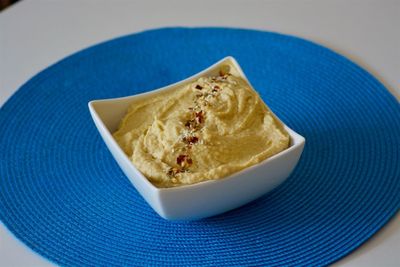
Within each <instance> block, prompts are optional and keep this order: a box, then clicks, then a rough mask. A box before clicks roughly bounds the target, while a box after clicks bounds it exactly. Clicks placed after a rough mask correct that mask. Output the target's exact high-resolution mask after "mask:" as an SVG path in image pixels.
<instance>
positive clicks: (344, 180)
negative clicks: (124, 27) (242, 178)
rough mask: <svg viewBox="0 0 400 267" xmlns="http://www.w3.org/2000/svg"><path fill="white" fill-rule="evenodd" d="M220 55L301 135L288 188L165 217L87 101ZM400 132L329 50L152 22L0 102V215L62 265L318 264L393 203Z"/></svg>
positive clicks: (388, 99)
mask: <svg viewBox="0 0 400 267" xmlns="http://www.w3.org/2000/svg"><path fill="white" fill-rule="evenodd" d="M228 55H232V56H234V57H235V58H236V59H237V60H238V61H239V63H240V64H241V66H242V67H243V69H244V71H245V73H246V74H247V75H248V78H249V80H250V81H251V82H252V84H253V85H254V87H255V88H256V89H257V90H258V92H259V93H260V95H261V96H262V98H263V99H264V100H265V101H266V103H267V104H268V105H269V106H270V107H271V109H272V110H273V111H274V112H275V113H276V114H277V115H278V116H279V117H280V118H281V119H282V120H283V121H284V122H286V123H287V124H288V126H289V127H291V128H292V129H294V130H295V131H297V132H299V133H300V134H301V135H303V136H305V138H306V140H307V141H306V146H305V150H304V153H303V155H302V158H301V160H300V162H299V164H298V166H297V168H296V170H295V171H294V173H293V175H291V177H290V178H289V179H288V180H287V181H286V182H285V183H284V184H283V185H281V186H280V187H278V188H277V189H276V190H274V191H273V192H271V193H269V194H267V195H265V196H264V197H262V198H260V199H258V200H256V201H254V202H252V203H250V204H248V205H246V206H244V207H241V208H239V209H236V210H233V211H230V212H228V213H225V214H222V215H219V216H215V217H212V218H208V219H204V220H200V221H193V222H170V221H166V220H164V219H162V218H160V217H159V216H158V215H157V214H156V213H155V212H154V211H153V210H152V209H151V208H150V207H149V206H148V205H147V203H146V202H145V201H144V200H143V199H142V197H141V196H140V195H139V194H138V192H137V191H136V190H135V188H134V187H133V186H132V185H131V184H130V182H129V180H128V179H127V178H126V177H125V176H124V174H123V173H122V171H121V170H120V169H119V167H118V165H117V164H116V162H115V161H114V159H113V158H112V156H111V154H110V153H109V151H108V150H107V148H106V146H105V145H104V143H103V141H102V140H101V138H100V136H99V134H98V132H97V130H96V128H95V126H94V124H93V122H92V119H91V117H90V115H89V111H88V107H87V103H88V101H90V100H93V99H101V98H111V97H119V96H127V95H132V94H137V93H141V92H146V91H148V90H151V89H155V88H158V87H161V86H164V85H168V84H171V83H173V82H176V81H179V80H181V79H183V78H186V77H188V76H190V75H192V74H194V73H196V72H198V71H200V70H202V69H204V68H205V67H207V66H209V65H211V64H212V63H214V62H216V61H218V60H220V59H221V58H223V57H225V56H228ZM399 136H400V106H399V103H398V101H397V100H396V99H395V98H394V97H393V96H392V95H391V94H390V93H388V91H387V90H386V89H385V88H384V86H383V85H382V84H381V83H379V82H378V81H377V80H376V79H375V78H373V77H372V76H371V75H370V74H368V73H367V72H366V71H364V70H363V69H361V68H360V67H358V66H356V65H355V64H354V63H352V62H350V61H349V60H348V59H346V58H344V57H342V56H340V55H338V54H336V53H334V52H332V51H331V50H329V49H326V48H324V47H321V46H319V45H316V44H314V43H311V42H309V41H305V40H302V39H299V38H295V37H291V36H285V35H281V34H276V33H269V32H261V31H252V30H237V29H222V28H197V29H185V28H167V29H159V30H152V31H147V32H143V33H139V34H134V35H129V36H125V37H122V38H118V39H115V40H112V41H109V42H105V43H102V44H100V45H96V46H94V47H91V48H88V49H85V50H83V51H81V52H79V53H76V54H74V55H72V56H69V57H67V58H66V59H64V60H62V61H60V62H58V63H56V64H55V65H53V66H51V67H49V68H47V69H46V70H44V71H42V72H41V73H39V74H38V75H36V76H35V77H34V78H32V79H31V80H30V81H28V82H27V83H26V84H24V85H23V86H22V87H21V88H20V89H19V90H18V91H17V93H16V94H14V95H13V96H12V97H11V98H10V99H9V100H8V102H7V103H6V104H5V105H4V106H3V107H2V108H1V113H0V147H1V153H0V218H1V220H2V221H3V222H4V224H5V225H6V226H7V227H8V229H10V231H11V232H12V233H13V234H14V235H15V236H16V237H17V238H19V239H20V240H22V241H23V242H24V243H25V244H27V245H28V246H29V247H30V248H32V249H33V250H34V251H36V252H38V253H39V254H41V255H43V256H44V257H46V258H48V259H50V260H51V261H53V262H55V263H57V264H61V265H76V266H82V265H96V266H97V265H104V266H113V265H133V266H143V265H157V266H159V265H178V266H179V265H190V266H193V265H213V266H223V265H228V266H231V265H242V266H255V265H271V266H272V265H296V266H300V265H307V266H310V265H326V264H329V263H332V262H334V261H336V260H338V259H339V258H341V257H343V256H344V255H346V254H348V253H350V252H351V251H352V250H354V249H355V248H357V247H358V246H359V245H361V244H362V243H363V242H364V241H366V240H367V239H368V238H369V237H371V236H372V235H373V234H374V233H375V232H377V231H378V230H379V229H380V228H381V227H382V226H383V225H384V224H385V223H386V222H387V221H388V220H389V219H390V218H391V217H392V216H393V215H394V214H395V213H396V211H397V210H398V209H399V206H400V194H399V192H400V190H399V189H400V179H399V177H400V164H399V162H400V139H399ZM204 197H207V196H204Z"/></svg>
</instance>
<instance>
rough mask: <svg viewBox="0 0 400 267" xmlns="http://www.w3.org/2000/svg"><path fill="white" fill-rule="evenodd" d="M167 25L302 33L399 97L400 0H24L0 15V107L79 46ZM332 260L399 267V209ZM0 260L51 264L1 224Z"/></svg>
mask: <svg viewBox="0 0 400 267" xmlns="http://www.w3.org/2000/svg"><path fill="white" fill-rule="evenodd" d="M165 26H230V27H241V28H255V29H264V30H269V31H277V32H282V33H287V34H294V35H297V36H300V37H304V38H307V39H310V40H313V41H316V42H318V43H320V44H323V45H325V46H328V47H330V48H332V49H334V50H336V51H337V52H339V53H341V54H344V55H345V56H347V57H349V58H350V59H352V60H353V61H355V62H357V63H358V64H359V65H361V66H363V67H364V68H365V69H367V70H368V71H370V72H371V73H373V74H374V75H375V76H376V77H377V78H378V79H380V81H381V82H383V83H384V84H385V85H386V87H387V88H388V89H389V90H390V91H391V92H392V93H393V94H394V95H395V96H397V98H398V99H400V30H399V29H400V0H393V1H380V0H375V1H371V0H337V1H333V0H330V1H329V0H297V1H296V0H292V1H289V0H279V1H278V0H273V1H272V0H271V1H268V0H264V1H262V0H251V1H237V0H226V1H218V0H212V1H210V0H202V1H185V0H169V1H150V0H146V1H127V0H126V1H122V0H120V1H110V0H91V1H89V0H86V1H76V0H73V1H66V0H65V1H61V0H60V1H55V0H36V1H33V0H23V1H21V2H19V3H17V4H15V5H13V6H12V7H10V8H8V9H6V10H5V11H3V12H1V13H0V106H1V105H2V104H4V103H5V102H6V100H7V99H8V98H9V97H10V96H11V94H13V93H14V92H15V91H16V90H17V89H18V87H20V86H21V85H22V84H23V83H24V82H25V81H27V80H28V79H29V78H31V77H32V76H33V75H35V74H36V73H38V72H39V71H40V70H42V69H44V68H46V67H47V66H49V65H50V64H52V63H54V62H56V61H58V60H60V59H62V58H64V57H66V56H68V55H70V54H71V53H74V52H76V51H78V50H81V49H82V48H85V47H88V46H90V45H93V44H96V43H98V42H102V41H105V40H108V39H111V38H114V37H117V36H120V35H125V34H129V33H134V32H138V31H142V30H145V29H150V28H157V27H165ZM334 265H335V266H346V267H348V266H371V267H372V266H374V267H375V266H400V214H399V213H398V214H397V216H396V217H395V218H394V219H392V220H391V221H390V223H389V224H388V225H386V226H385V227H384V229H382V230H381V231H380V232H379V233H377V234H376V235H375V236H374V237H373V238H372V239H371V240H369V241H368V242H366V243H365V244H364V245H363V246H362V247H360V248H359V249H357V250H356V251H355V252H353V253H351V254H350V255H348V256H347V257H345V258H344V259H342V260H340V261H339V262H337V263H335V264H334ZM0 266H44V267H45V266H54V265H53V264H52V263H50V262H48V261H47V260H46V259H44V258H42V257H41V256H39V255H37V254H35V253H33V252H32V251H31V250H30V249H29V248H28V247H26V246H25V245H24V244H22V243H21V242H20V241H19V240H17V239H16V238H15V237H14V236H13V235H12V234H11V233H10V232H9V231H8V230H7V229H6V227H5V226H4V225H3V224H2V223H0Z"/></svg>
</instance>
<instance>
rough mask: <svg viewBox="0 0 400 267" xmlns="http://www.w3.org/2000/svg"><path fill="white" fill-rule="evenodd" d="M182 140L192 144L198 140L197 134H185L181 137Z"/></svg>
mask: <svg viewBox="0 0 400 267" xmlns="http://www.w3.org/2000/svg"><path fill="white" fill-rule="evenodd" d="M182 140H183V142H185V143H186V144H188V145H193V144H195V143H197V142H198V141H199V138H198V137H197V136H187V137H183V139H182Z"/></svg>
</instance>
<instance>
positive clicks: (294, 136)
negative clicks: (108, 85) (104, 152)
mask: <svg viewBox="0 0 400 267" xmlns="http://www.w3.org/2000/svg"><path fill="white" fill-rule="evenodd" d="M227 62H229V63H230V64H231V65H232V66H233V67H234V68H235V70H236V71H237V72H238V73H239V75H240V77H241V78H243V79H244V80H245V81H246V82H247V84H248V85H249V86H250V88H251V89H252V90H254V91H255V92H257V90H255V89H254V87H253V85H252V84H251V83H250V81H249V80H248V79H247V77H246V75H245V74H244V72H243V70H242V69H241V67H240V65H239V63H238V62H237V61H236V59H235V58H233V57H232V56H227V57H225V58H223V59H221V60H219V61H217V62H216V63H214V64H212V65H211V66H209V67H207V68H205V69H204V70H202V71H200V72H197V73H196V74H194V75H192V76H189V77H188V78H185V79H183V80H180V81H178V82H175V83H172V84H169V85H166V86H163V87H161V88H157V89H154V90H151V91H147V92H143V93H139V94H134V95H129V96H123V97H116V98H106V99H95V100H91V101H89V102H88V107H89V110H90V113H91V116H92V117H93V119H94V120H96V121H97V122H98V123H99V124H98V125H96V126H97V128H101V129H98V130H99V131H102V132H103V133H105V134H106V137H107V138H108V139H109V141H111V143H110V145H112V146H113V147H114V148H116V149H117V152H118V153H119V154H120V155H122V159H123V160H124V161H125V162H129V164H128V166H129V167H130V168H131V169H133V170H134V172H135V174H137V176H138V177H140V179H142V180H145V181H144V182H145V184H146V185H147V186H148V187H149V188H150V189H151V190H152V191H153V192H155V193H159V194H160V193H163V192H178V191H182V190H190V189H195V188H201V187H204V186H209V185H212V184H215V183H222V182H226V181H227V180H229V179H234V178H235V177H238V176H244V175H245V174H246V173H247V172H250V171H252V170H253V169H256V168H260V167H262V166H264V165H267V164H268V163H270V162H271V161H275V160H276V159H278V158H279V157H282V156H283V155H285V154H288V153H291V152H292V151H293V150H294V149H296V148H298V147H300V146H302V145H303V144H304V143H305V138H304V137H303V136H301V135H300V134H298V133H297V132H295V131H294V130H293V129H291V128H289V127H288V126H287V125H286V124H285V123H284V122H283V121H281V120H280V119H279V118H278V117H277V116H276V115H275V113H274V112H273V111H272V110H271V109H269V111H270V112H271V115H272V116H273V117H274V118H275V119H276V120H278V121H279V122H280V123H281V124H282V126H283V127H284V129H285V130H286V131H287V132H288V134H289V137H290V144H289V147H288V148H286V149H284V150H282V151H281V152H279V153H277V154H275V155H273V156H271V157H269V158H266V159H265V160H263V161H261V162H259V163H257V164H254V165H252V166H249V167H247V168H244V169H242V170H240V171H238V172H235V173H232V174H230V175H228V176H225V177H222V178H220V179H210V180H205V181H201V182H197V183H194V184H188V185H181V186H177V187H157V186H155V185H154V184H152V183H151V182H150V181H149V180H148V179H147V178H146V177H145V176H144V175H143V174H142V173H141V172H140V171H139V170H138V169H137V168H136V166H135V165H134V164H133V163H132V162H131V161H130V160H129V158H128V156H127V155H126V154H125V153H124V151H123V150H122V148H121V147H120V146H119V145H118V143H117V141H116V140H115V139H114V137H113V136H112V134H111V132H110V131H109V130H108V128H107V127H106V126H105V124H104V122H103V120H102V119H101V118H100V116H99V114H98V113H97V111H96V108H95V107H94V106H95V105H96V104H97V103H102V102H103V103H104V102H113V101H114V102H115V101H121V100H126V99H130V98H132V99H135V98H138V97H142V96H149V95H152V94H157V93H158V92H161V91H168V90H173V89H175V87H177V86H179V85H181V84H184V83H188V82H190V81H192V80H195V79H197V78H199V77H201V76H202V75H204V74H205V73H207V72H209V71H212V70H214V69H217V68H218V67H219V66H221V65H224V63H225V64H226V63H227ZM257 93H258V92H257ZM96 124H97V123H96ZM101 137H102V138H103V139H105V138H104V137H103V136H102V135H101ZM104 141H105V140H104ZM113 156H114V155H113Z"/></svg>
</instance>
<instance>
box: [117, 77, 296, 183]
mask: <svg viewBox="0 0 400 267" xmlns="http://www.w3.org/2000/svg"><path fill="white" fill-rule="evenodd" d="M114 138H115V140H116V141H117V142H118V144H119V145H120V146H121V148H122V149H123V150H124V152H125V153H126V155H127V156H128V157H129V158H130V159H131V161H132V163H133V164H134V165H135V167H136V168H137V169H139V171H141V172H142V173H143V174H144V176H146V177H147V179H149V181H151V182H152V183H153V184H154V185H155V186H157V187H174V186H179V185H187V184H194V183H198V182H201V181H205V180H211V179H220V178H223V177H226V176H228V175H230V174H233V173H235V172H238V171H240V170H242V169H245V168H247V167H249V166H252V165H254V164H257V163H259V162H261V161H263V160H265V159H267V158H268V157H271V156H273V155H275V154H277V153H279V152H280V151H282V150H284V149H286V148H287V147H288V146H289V135H288V133H287V132H286V131H285V130H284V128H283V126H282V125H281V123H280V122H279V121H277V120H276V119H275V117H274V116H273V115H272V114H271V111H270V110H269V109H268V107H267V106H266V105H265V103H264V102H263V101H262V99H261V98H260V97H259V95H258V94H257V93H256V92H255V91H254V90H253V89H252V88H251V87H250V86H249V84H248V83H247V82H246V81H245V80H244V79H242V78H240V77H238V76H236V75H232V74H230V73H224V72H223V71H220V74H219V75H216V76H210V77H201V78H200V79H198V80H197V81H194V82H192V83H189V84H186V85H183V86H181V87H178V88H176V89H174V90H173V91H169V92H161V93H160V94H157V95H156V96H154V95H153V96H151V97H149V98H148V99H145V100H143V101H141V102H140V103H134V104H132V105H131V106H130V108H129V109H128V111H127V114H126V115H125V117H124V118H123V120H122V122H121V124H120V126H119V128H118V130H117V131H116V132H115V133H114Z"/></svg>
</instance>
